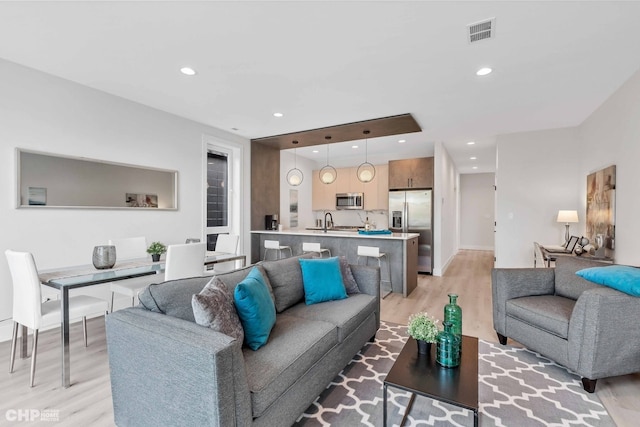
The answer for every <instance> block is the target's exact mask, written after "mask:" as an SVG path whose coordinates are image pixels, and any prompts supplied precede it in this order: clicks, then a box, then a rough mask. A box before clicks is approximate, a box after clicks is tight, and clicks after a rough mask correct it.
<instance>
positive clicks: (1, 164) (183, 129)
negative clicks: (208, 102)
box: [0, 60, 250, 320]
mask: <svg viewBox="0 0 640 427" xmlns="http://www.w3.org/2000/svg"><path fill="white" fill-rule="evenodd" d="M0 93H1V94H2V96H0V182H2V185H1V186H0V223H1V224H2V232H1V233H0V251H2V252H4V251H5V250H6V249H8V248H11V249H14V250H20V251H30V252H32V253H33V254H34V256H35V259H36V262H37V264H38V267H39V268H42V269H47V268H54V267H61V266H70V265H80V264H90V263H91V254H92V250H93V247H94V246H95V245H99V244H104V243H106V242H107V240H108V239H110V238H119V237H127V236H140V235H143V236H145V237H146V238H147V240H148V241H153V240H160V241H162V242H165V243H168V244H171V243H182V242H184V239H185V238H186V237H190V236H202V233H203V226H204V220H203V217H204V196H203V194H204V193H203V191H204V190H203V185H204V179H203V165H204V160H203V134H205V133H206V134H208V135H211V136H214V137H216V138H219V139H220V140H224V141H228V142H229V143H235V144H240V145H241V146H244V147H246V148H245V150H244V151H245V153H247V155H246V156H245V157H246V158H245V159H244V166H245V167H244V171H243V174H244V182H243V183H242V192H243V198H244V213H243V215H242V217H240V218H239V222H240V223H241V224H242V227H241V229H242V230H243V233H244V234H245V238H244V240H243V242H241V248H242V249H241V250H243V251H247V252H248V251H249V247H250V246H249V242H250V236H249V233H248V227H249V224H250V220H249V215H250V192H249V187H248V185H249V182H250V181H249V179H248V177H249V173H250V156H249V155H248V153H249V151H250V150H249V141H247V140H246V139H244V138H239V137H237V136H234V135H232V134H229V133H227V132H224V131H221V130H219V129H215V128H212V127H209V126H205V125H202V124H198V123H195V122H192V121H189V120H186V119H183V118H180V117H177V116H174V115H171V114H167V113H164V112H161V111H158V110H154V109H151V108H149V107H145V106H143V105H140V104H136V103H133V102H130V101H126V100H124V99H122V98H118V97H114V96H111V95H107V94H105V93H103V92H100V91H96V90H93V89H89V88H87V87H84V86H81V85H77V84H75V83H71V82H69V81H66V80H63V79H59V78H57V77H53V76H51V75H47V74H44V73H41V72H38V71H35V70H32V69H28V68H25V67H21V66H19V65H16V64H12V63H10V62H7V61H3V60H0ZM16 147H21V148H25V149H29V150H35V151H45V152H52V153H59V154H63V155H72V156H85V157H89V158H94V159H102V160H107V161H113V162H120V163H136V164H140V165H143V166H150V167H157V168H163V169H175V170H178V210H177V211H148V210H145V211H131V210H98V209H81V210H77V209H76V210H74V209H47V210H36V209H28V208H27V209H16V208H15V202H14V201H15V199H16V188H15V187H16V181H15V173H16V172H15V148H16ZM1 258H2V260H0V320H2V319H6V318H8V317H10V316H11V305H12V301H11V298H12V297H11V295H12V291H11V277H10V274H9V271H8V267H7V264H6V261H4V256H3V255H2V257H1ZM98 292H102V294H103V295H101V296H104V297H107V295H108V292H107V291H106V288H103V290H98Z"/></svg>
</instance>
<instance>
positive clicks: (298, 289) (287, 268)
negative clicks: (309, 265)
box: [260, 253, 313, 313]
mask: <svg viewBox="0 0 640 427" xmlns="http://www.w3.org/2000/svg"><path fill="white" fill-rule="evenodd" d="M300 258H305V259H306V258H313V254H312V253H309V254H306V255H300V256H295V257H291V258H285V259H280V260H276V261H262V262H261V263H260V265H261V266H262V267H263V268H264V270H265V271H266V272H267V277H268V278H269V282H270V283H271V288H272V289H273V295H274V297H275V304H276V311H277V312H278V313H282V312H283V311H284V310H286V309H287V308H289V307H292V306H294V305H296V304H297V303H299V302H300V301H302V300H303V299H304V288H303V287H302V270H301V269H300V261H298V260H299V259H300Z"/></svg>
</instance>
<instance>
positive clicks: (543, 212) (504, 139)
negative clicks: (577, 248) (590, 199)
mask: <svg viewBox="0 0 640 427" xmlns="http://www.w3.org/2000/svg"><path fill="white" fill-rule="evenodd" d="M497 149H498V159H499V165H498V168H497V171H496V185H497V214H496V221H497V226H496V263H495V265H496V267H533V242H534V241H537V242H539V243H543V244H544V243H547V244H560V243H562V242H563V240H564V230H565V228H564V224H560V223H558V222H556V217H557V215H558V210H561V209H570V210H578V217H579V218H580V220H581V221H584V216H585V212H584V210H582V211H581V210H580V206H581V205H580V192H579V190H578V188H579V185H580V183H581V182H582V180H583V177H582V176H581V174H580V167H579V163H580V162H579V158H578V156H579V152H580V151H579V145H578V141H577V139H576V130H575V128H564V129H554V130H543V131H535V132H525V133H518V134H509V135H500V136H498V139H497ZM584 179H585V180H586V177H585V178H584ZM582 229H583V227H582V226H581V224H572V226H571V230H572V234H575V233H578V232H581V230H582Z"/></svg>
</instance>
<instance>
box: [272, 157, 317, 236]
mask: <svg viewBox="0 0 640 427" xmlns="http://www.w3.org/2000/svg"><path fill="white" fill-rule="evenodd" d="M294 167H297V168H298V169H300V170H301V171H302V173H303V175H304V179H303V180H302V183H301V184H300V185H298V186H297V187H292V186H290V185H289V183H288V182H287V172H289V170H291V169H293V168H294ZM314 167H315V162H314V161H313V160H310V159H306V158H304V157H298V158H297V159H296V158H295V157H294V155H293V153H289V152H287V151H280V219H279V221H280V224H282V225H283V226H284V228H285V229H289V228H291V227H290V225H289V224H290V223H289V220H290V214H289V201H290V200H289V195H290V194H289V191H290V190H298V227H296V228H297V229H302V230H304V228H305V227H311V226H313V225H314V224H315V220H314V218H315V216H314V215H313V212H312V211H311V199H312V190H311V187H312V182H313V179H312V176H311V175H312V174H313V168H314Z"/></svg>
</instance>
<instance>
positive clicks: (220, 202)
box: [202, 134, 248, 251]
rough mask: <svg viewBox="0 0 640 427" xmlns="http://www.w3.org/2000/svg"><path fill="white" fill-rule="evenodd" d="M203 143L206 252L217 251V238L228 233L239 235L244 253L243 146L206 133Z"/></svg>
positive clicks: (203, 214) (203, 222) (245, 214)
mask: <svg viewBox="0 0 640 427" xmlns="http://www.w3.org/2000/svg"><path fill="white" fill-rule="evenodd" d="M202 142H203V147H202V148H203V150H202V184H203V188H202V193H203V198H202V200H203V206H202V225H203V228H204V232H203V233H202V234H203V236H204V241H205V242H207V250H209V251H212V250H215V246H216V240H217V239H218V235H219V234H227V233H228V234H237V235H238V236H240V243H239V248H238V250H243V244H242V240H243V236H242V230H243V224H244V221H245V220H246V219H245V217H246V216H247V215H248V214H247V213H246V212H245V210H244V209H243V206H244V202H243V200H242V183H243V182H244V181H243V179H244V178H243V171H245V168H244V167H243V165H244V162H245V157H244V144H239V143H235V142H231V141H226V140H223V139H220V138H218V137H215V136H211V135H206V134H205V135H203V136H202Z"/></svg>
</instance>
